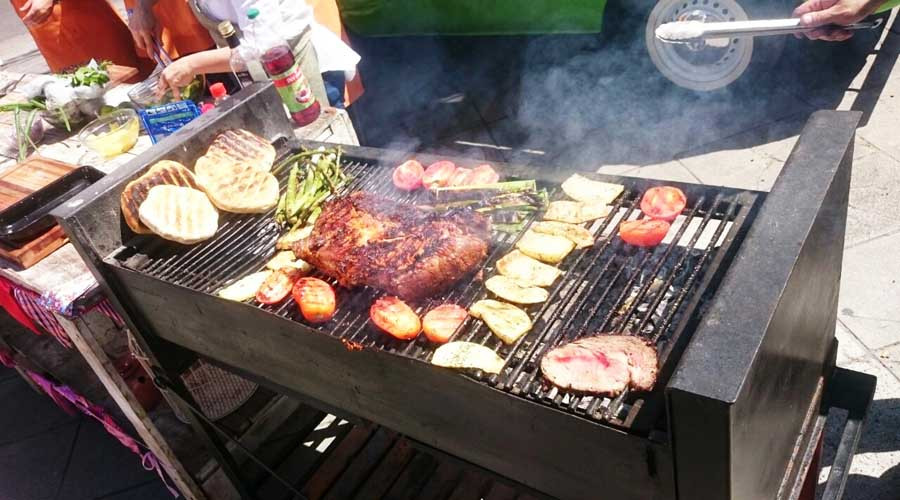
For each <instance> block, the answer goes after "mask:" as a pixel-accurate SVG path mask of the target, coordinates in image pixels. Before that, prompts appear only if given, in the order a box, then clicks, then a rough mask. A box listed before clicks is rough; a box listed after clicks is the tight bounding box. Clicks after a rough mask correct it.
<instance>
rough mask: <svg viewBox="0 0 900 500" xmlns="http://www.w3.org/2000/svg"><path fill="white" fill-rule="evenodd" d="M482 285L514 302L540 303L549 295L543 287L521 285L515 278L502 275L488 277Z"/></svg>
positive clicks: (504, 298) (502, 297)
mask: <svg viewBox="0 0 900 500" xmlns="http://www.w3.org/2000/svg"><path fill="white" fill-rule="evenodd" d="M484 286H486V287H487V289H488V290H490V291H491V293H493V294H494V295H496V296H498V297H500V298H501V299H503V300H508V301H510V302H513V303H516V304H540V303H541V302H544V301H546V300H547V298H548V297H549V296H550V294H549V293H547V290H544V289H543V288H540V287H537V286H522V285H520V284H519V283H518V282H517V281H516V280H514V279H512V278H507V277H506V276H503V275H498V276H492V277H490V278H488V279H487V281H485V282H484Z"/></svg>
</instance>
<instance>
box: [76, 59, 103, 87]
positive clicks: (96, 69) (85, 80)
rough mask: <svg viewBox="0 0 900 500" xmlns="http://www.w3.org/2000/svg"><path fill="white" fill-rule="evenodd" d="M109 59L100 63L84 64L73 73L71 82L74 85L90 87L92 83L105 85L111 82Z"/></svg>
mask: <svg viewBox="0 0 900 500" xmlns="http://www.w3.org/2000/svg"><path fill="white" fill-rule="evenodd" d="M109 64H110V62H109V61H103V62H101V63H99V64H88V65H85V66H82V67H80V68H78V69H76V70H75V72H74V73H71V74H70V75H68V76H69V82H70V83H71V84H72V86H73V87H90V86H92V85H99V86H101V87H102V86H103V85H106V84H107V83H109V72H108V71H107V70H106V68H107V67H109Z"/></svg>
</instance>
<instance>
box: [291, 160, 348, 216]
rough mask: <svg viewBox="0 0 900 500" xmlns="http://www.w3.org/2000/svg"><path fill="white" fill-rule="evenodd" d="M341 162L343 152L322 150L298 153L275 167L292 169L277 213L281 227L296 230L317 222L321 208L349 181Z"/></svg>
mask: <svg viewBox="0 0 900 500" xmlns="http://www.w3.org/2000/svg"><path fill="white" fill-rule="evenodd" d="M340 162H341V149H340V148H331V149H324V148H320V149H317V150H304V151H302V152H300V153H297V154H295V155H293V156H291V157H290V158H288V159H287V160H285V161H284V162H283V163H282V164H281V165H279V166H278V167H276V169H278V170H281V169H284V168H288V167H290V169H291V170H290V173H289V174H288V180H287V186H286V187H285V190H284V193H283V194H282V195H281V198H280V199H279V200H278V208H277V209H276V211H275V221H276V222H277V223H278V225H280V226H282V227H286V228H290V229H296V228H299V227H302V226H304V225H306V224H311V223H313V222H314V221H315V219H316V218H317V217H318V216H319V214H320V213H321V212H322V209H321V208H320V206H319V205H321V204H322V202H323V201H325V199H327V198H328V197H329V196H331V195H333V194H336V193H338V192H339V191H340V190H341V189H342V188H343V187H344V186H345V185H346V184H347V183H348V182H349V181H350V178H349V177H348V176H347V175H346V174H345V173H344V171H343V170H341V163H340Z"/></svg>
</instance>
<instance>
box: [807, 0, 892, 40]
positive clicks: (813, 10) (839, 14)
mask: <svg viewBox="0 0 900 500" xmlns="http://www.w3.org/2000/svg"><path fill="white" fill-rule="evenodd" d="M883 1H884V0H808V1H807V2H804V3H803V4H801V5H800V6H799V7H797V8H796V9H795V10H794V16H796V17H799V18H800V26H805V27H818V26H828V25H838V26H848V25H851V24H855V23H858V22H859V21H862V20H863V19H865V18H866V17H868V16H869V15H870V14H872V13H873V12H875V10H877V9H878V7H879V6H881V4H882V2H883ZM803 35H805V36H806V37H807V38H809V39H810V40H829V41H832V42H842V41H844V40H846V39H848V38H850V37H851V36H853V32H852V31H850V30H845V29H840V28H835V27H833V26H829V27H828V28H822V29H816V30H812V31H807V32H805V33H803Z"/></svg>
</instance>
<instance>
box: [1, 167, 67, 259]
mask: <svg viewBox="0 0 900 500" xmlns="http://www.w3.org/2000/svg"><path fill="white" fill-rule="evenodd" d="M76 168H78V167H77V166H75V165H72V164H69V163H63V162H61V161H56V160H51V159H49V158H43V157H41V156H37V155H35V156H32V157H31V158H29V159H27V160H25V161H24V162H22V163H19V164H17V165H15V166H14V167H12V168H10V169H9V170H7V171H6V172H3V173H2V174H0V210H3V209H5V208H7V207H9V206H10V205H12V204H13V203H15V202H17V201H19V200H21V199H22V198H24V197H26V196H28V195H30V194H31V193H33V192H35V191H37V190H38V189H41V188H42V187H44V186H46V185H47V184H50V183H51V182H53V181H55V180H56V179H59V178H60V177H62V176H64V175H66V174H68V173H69V172H71V171H72V170H75V169H76ZM68 241H69V240H68V238H66V234H65V233H64V232H63V230H62V228H60V227H59V226H53V227H52V228H50V229H48V230H47V231H45V232H44V233H43V234H41V235H40V236H38V237H37V238H35V239H33V240H31V241H29V242H28V243H25V244H24V245H22V246H21V247H18V248H16V247H12V246H7V245H5V244H3V243H2V242H0V257H2V258H4V259H6V260H8V261H10V262H13V263H14V264H16V265H18V266H19V267H22V268H25V269H27V268H29V267H31V266H32V265H34V264H35V263H36V262H38V261H40V260H41V259H43V258H44V257H46V256H48V255H50V253H51V252H53V251H54V250H56V249H58V248H59V247H61V246H63V245H65V244H66V242H68Z"/></svg>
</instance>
